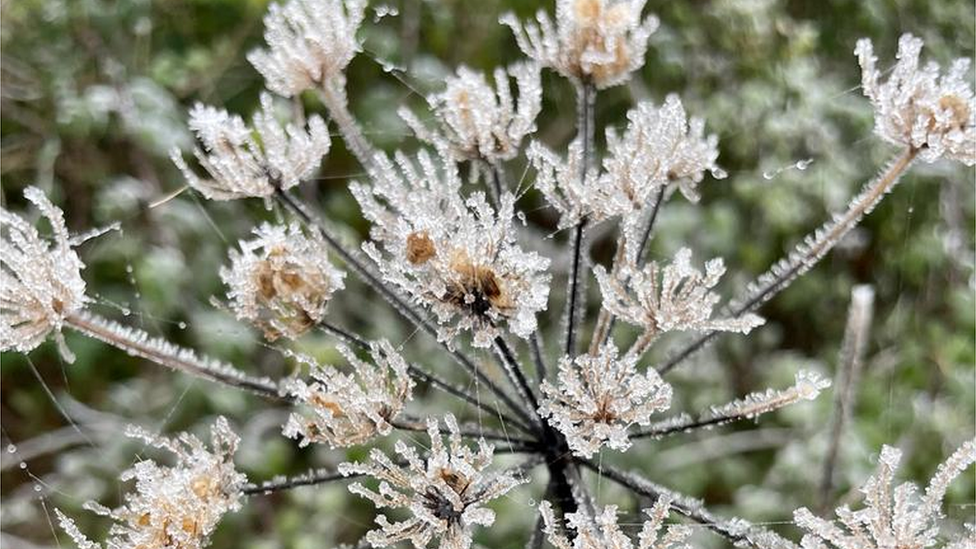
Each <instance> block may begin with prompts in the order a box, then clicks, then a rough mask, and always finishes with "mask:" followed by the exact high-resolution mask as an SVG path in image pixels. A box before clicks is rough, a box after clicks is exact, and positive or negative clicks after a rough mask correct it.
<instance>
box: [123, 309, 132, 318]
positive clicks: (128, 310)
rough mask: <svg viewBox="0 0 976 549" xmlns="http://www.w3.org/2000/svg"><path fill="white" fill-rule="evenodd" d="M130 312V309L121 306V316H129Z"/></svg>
mask: <svg viewBox="0 0 976 549" xmlns="http://www.w3.org/2000/svg"><path fill="white" fill-rule="evenodd" d="M131 314H132V310H131V309H129V308H128V307H122V316H129V315H131Z"/></svg>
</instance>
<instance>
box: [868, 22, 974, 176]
mask: <svg viewBox="0 0 976 549" xmlns="http://www.w3.org/2000/svg"><path fill="white" fill-rule="evenodd" d="M921 51H922V40H921V39H919V38H916V37H914V36H912V35H911V34H905V35H902V37H901V39H899V40H898V55H897V56H896V57H897V59H898V61H897V62H896V63H895V67H894V69H893V70H892V71H891V75H890V76H889V77H888V80H887V81H885V82H879V79H880V78H881V72H880V71H878V69H877V67H876V66H875V65H876V63H877V61H878V59H877V57H875V55H874V48H873V46H872V44H871V41H870V40H868V39H861V40H858V42H857V47H856V48H855V49H854V53H855V54H857V58H858V62H859V63H860V64H861V70H862V82H861V87H862V89H863V90H864V95H866V96H867V97H868V98H869V99H870V100H871V103H872V104H873V105H874V110H875V131H876V132H877V134H878V135H879V136H881V137H882V138H883V139H885V140H887V141H889V142H891V143H894V144H897V145H903V146H908V147H911V148H913V149H918V150H919V157H920V158H921V159H922V160H924V161H926V162H933V161H935V160H937V159H939V158H948V159H951V160H958V161H960V162H962V163H964V164H966V165H967V166H972V165H974V164H976V102H974V98H973V90H972V87H971V86H970V84H969V82H970V79H969V78H968V76H967V73H968V72H969V63H970V61H969V59H957V60H955V61H954V62H953V63H952V66H951V67H950V68H949V72H948V73H946V74H945V75H940V74H939V72H940V69H939V65H938V64H937V63H935V62H929V63H928V64H927V65H925V66H924V67H919V54H920V53H921Z"/></svg>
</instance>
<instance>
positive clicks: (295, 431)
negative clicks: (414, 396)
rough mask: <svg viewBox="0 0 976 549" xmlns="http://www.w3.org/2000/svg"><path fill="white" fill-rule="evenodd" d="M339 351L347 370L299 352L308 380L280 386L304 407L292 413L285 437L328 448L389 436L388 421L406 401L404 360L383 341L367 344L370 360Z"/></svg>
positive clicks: (408, 383) (408, 387)
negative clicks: (349, 367) (321, 362)
mask: <svg viewBox="0 0 976 549" xmlns="http://www.w3.org/2000/svg"><path fill="white" fill-rule="evenodd" d="M339 352H340V353H342V356H344V357H345V358H346V360H347V361H349V364H350V365H351V373H344V372H342V371H340V370H338V369H336V368H333V367H332V366H321V365H319V364H318V363H317V362H315V361H314V360H312V359H311V358H309V357H302V356H299V359H300V360H301V361H302V362H305V363H306V364H308V365H309V366H310V367H311V378H312V379H313V381H312V382H311V383H306V382H305V381H302V380H300V379H293V380H290V381H287V382H285V383H284V384H283V386H282V389H283V390H284V391H285V392H286V393H287V394H288V395H289V396H292V397H294V398H295V399H296V400H297V401H298V403H299V404H300V405H301V406H302V407H303V408H305V410H306V411H307V413H305V414H302V413H297V412H296V413H292V414H291V416H289V418H288V422H287V423H286V424H285V428H284V434H285V436H287V437H289V438H297V439H299V445H300V446H306V445H307V444H309V443H310V442H315V443H321V442H324V443H327V444H328V445H329V446H331V447H333V448H336V447H343V446H353V445H356V444H362V443H364V442H366V441H368V440H370V439H372V438H374V437H376V436H380V435H388V434H389V433H390V430H391V429H392V426H391V425H390V422H391V421H393V418H395V417H396V416H397V415H398V414H399V413H400V412H401V411H402V410H403V406H404V404H405V403H406V401H407V400H410V397H411V392H412V390H413V386H414V383H413V380H411V379H410V376H409V374H408V373H407V363H406V362H405V361H404V360H403V358H402V357H401V356H400V355H399V353H397V352H396V351H395V350H394V349H393V346H392V345H390V343H389V342H388V341H386V340H383V341H381V342H379V343H374V344H373V345H372V346H371V348H370V353H369V354H370V359H371V360H369V361H366V360H360V359H359V358H357V357H356V355H355V354H354V353H353V352H352V351H350V350H349V349H348V348H347V347H345V346H340V347H339Z"/></svg>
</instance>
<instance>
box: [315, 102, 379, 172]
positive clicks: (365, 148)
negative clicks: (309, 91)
mask: <svg viewBox="0 0 976 549" xmlns="http://www.w3.org/2000/svg"><path fill="white" fill-rule="evenodd" d="M317 91H318V95H319V99H320V100H321V101H322V103H323V104H324V105H325V108H326V109H328V110H329V116H331V117H332V120H334V121H335V123H336V126H337V127H338V128H339V133H340V134H342V139H343V141H345V143H346V147H347V148H348V149H349V152H351V153H352V155H353V156H355V157H356V160H358V161H359V163H360V164H362V166H363V167H364V168H366V171H367V172H369V173H373V172H374V171H375V170H376V160H375V159H374V158H373V157H374V155H375V154H376V149H374V148H373V146H372V145H371V144H370V143H369V141H367V140H366V137H365V136H363V130H362V129H361V128H360V127H359V122H357V121H356V118H355V117H354V116H353V115H352V113H351V112H349V102H348V101H347V99H346V90H345V89H343V88H338V89H336V88H334V87H332V86H329V85H324V86H322V87H321V88H319V89H318V90H317Z"/></svg>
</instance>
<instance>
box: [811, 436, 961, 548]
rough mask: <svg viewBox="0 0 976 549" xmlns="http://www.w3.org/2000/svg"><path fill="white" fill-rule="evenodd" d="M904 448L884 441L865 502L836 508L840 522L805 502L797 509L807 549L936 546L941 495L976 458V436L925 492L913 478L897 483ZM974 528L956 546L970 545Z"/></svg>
mask: <svg viewBox="0 0 976 549" xmlns="http://www.w3.org/2000/svg"><path fill="white" fill-rule="evenodd" d="M899 461H901V451H900V450H898V449H896V448H892V447H890V446H885V447H883V448H882V449H881V457H880V459H879V463H878V469H877V471H876V472H875V474H874V476H872V477H871V478H869V479H868V480H867V482H865V483H864V486H863V487H862V488H861V492H862V493H864V504H865V506H864V508H863V509H859V510H857V511H854V510H852V509H851V508H850V507H848V506H847V505H844V506H843V507H840V508H838V509H837V518H838V522H839V524H835V523H834V522H833V521H829V520H826V519H822V518H818V517H816V516H814V514H813V513H812V512H810V510H809V509H807V508H806V507H803V508H801V509H798V510H797V511H796V512H795V513H794V514H793V519H794V521H795V522H796V525H797V526H799V527H800V528H801V529H803V530H806V531H807V532H808V533H807V535H805V536H804V537H803V541H802V545H803V547H804V548H805V549H826V548H827V547H828V546H830V547H836V548H837V549H889V548H891V549H895V548H901V547H931V546H933V545H935V544H936V542H937V541H938V540H939V538H940V536H939V521H940V520H941V519H942V518H943V513H942V500H943V498H944V497H945V492H946V489H947V487H948V485H949V483H951V482H952V481H953V480H954V479H955V478H956V477H957V476H959V474H960V473H962V471H963V470H965V469H966V468H967V467H969V466H970V465H972V464H973V463H974V462H976V439H973V440H970V441H968V442H966V443H965V444H963V445H962V446H961V447H960V448H959V449H958V450H956V451H955V452H954V453H953V454H952V455H951V456H949V459H947V460H946V461H945V462H944V463H942V465H940V466H939V469H938V470H937V471H936V473H935V475H934V476H933V477H932V480H931V481H930V482H929V486H928V488H926V490H925V493H924V495H923V494H920V493H919V490H918V487H917V486H915V485H914V484H912V483H910V482H905V483H903V484H900V485H898V486H897V487H895V486H893V483H894V476H895V470H896V469H897V468H898V462H899ZM972 538H973V530H972V527H971V526H970V528H969V533H968V535H967V536H966V538H964V539H960V540H959V541H957V542H955V543H954V544H951V546H952V547H971V546H972Z"/></svg>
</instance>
